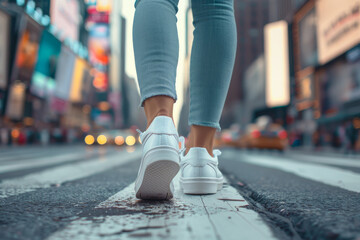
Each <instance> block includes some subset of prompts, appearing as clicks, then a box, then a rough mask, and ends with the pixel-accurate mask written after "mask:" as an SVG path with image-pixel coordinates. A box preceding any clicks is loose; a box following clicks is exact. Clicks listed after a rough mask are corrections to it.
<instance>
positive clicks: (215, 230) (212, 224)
mask: <svg viewBox="0 0 360 240" xmlns="http://www.w3.org/2000/svg"><path fill="white" fill-rule="evenodd" d="M200 199H201V202H202V204H203V206H204V208H205V211H206V214H207V216H208V219H209V221H210V223H211V226H212V227H213V229H214V232H215V236H216V239H218V240H220V239H221V237H220V234H219V233H218V231H217V229H216V225H215V224H214V222H213V221H212V220H211V218H210V213H209V211H208V210H207V208H206V205H205V203H204V200H203V198H202V196H200Z"/></svg>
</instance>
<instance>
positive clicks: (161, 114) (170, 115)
mask: <svg viewBox="0 0 360 240" xmlns="http://www.w3.org/2000/svg"><path fill="white" fill-rule="evenodd" d="M159 116H165V117H170V118H171V119H172V121H173V122H174V119H173V116H172V114H171V113H169V112H166V111H159V112H157V113H156V114H155V115H153V116H151V117H149V118H148V124H147V126H146V129H147V128H148V127H149V126H150V124H151V123H152V121H154V119H155V118H156V117H159Z"/></svg>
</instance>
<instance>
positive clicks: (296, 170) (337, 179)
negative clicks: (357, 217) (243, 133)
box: [236, 154, 360, 193]
mask: <svg viewBox="0 0 360 240" xmlns="http://www.w3.org/2000/svg"><path fill="white" fill-rule="evenodd" d="M236 159H239V161H245V162H247V163H250V164H255V165H259V166H264V167H270V168H275V169H279V170H282V171H285V172H289V173H293V174H295V175H298V176H300V177H303V178H307V179H310V180H313V181H317V182H321V183H325V184H328V185H331V186H335V187H340V188H343V189H346V190H349V191H353V192H357V193H360V184H359V183H360V175H359V174H357V173H354V172H351V171H348V170H343V169H340V168H336V167H331V166H327V165H320V164H316V163H308V162H307V163H300V162H294V161H289V160H287V159H279V158H278V157H275V156H263V155H261V156H251V155H247V154H242V155H241V156H240V157H239V156H238V157H237V158H236Z"/></svg>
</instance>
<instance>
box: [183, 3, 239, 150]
mask: <svg viewBox="0 0 360 240" xmlns="http://www.w3.org/2000/svg"><path fill="white" fill-rule="evenodd" d="M192 11H193V18H194V21H193V24H194V27H195V30H194V42H193V46H192V52H191V60H190V114H189V125H191V130H190V134H189V141H188V144H187V146H186V147H187V151H188V150H189V149H190V148H191V147H205V148H206V149H207V150H208V152H209V153H210V154H211V155H212V147H213V146H212V145H213V138H214V135H215V131H216V129H218V130H220V125H219V121H220V116H221V113H222V110H223V107H224V103H225V99H226V95H227V92H228V88H229V85H230V79H231V74H232V71H233V67H234V61H235V53H236V42H237V35H236V24H235V17H234V9H233V0H192ZM187 151H186V152H187Z"/></svg>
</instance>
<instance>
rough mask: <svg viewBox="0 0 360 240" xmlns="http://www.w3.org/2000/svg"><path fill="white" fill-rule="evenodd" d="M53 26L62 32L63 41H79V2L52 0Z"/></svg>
mask: <svg viewBox="0 0 360 240" xmlns="http://www.w3.org/2000/svg"><path fill="white" fill-rule="evenodd" d="M50 19H51V24H52V25H54V26H55V27H56V29H57V30H58V32H60V33H61V34H60V38H61V40H64V39H65V38H70V39H72V40H74V41H76V40H78V39H79V24H80V21H81V19H80V8H79V2H78V0H66V1H64V0H51V5H50Z"/></svg>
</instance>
